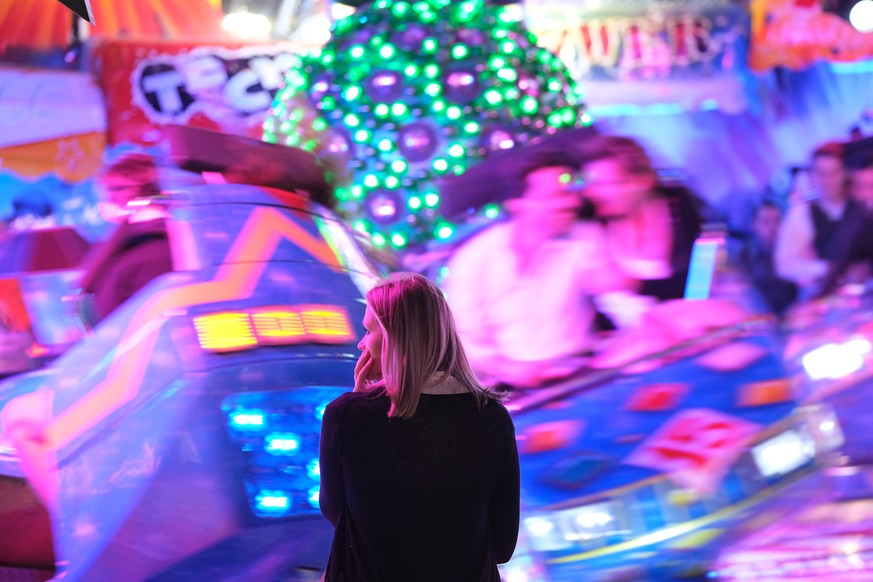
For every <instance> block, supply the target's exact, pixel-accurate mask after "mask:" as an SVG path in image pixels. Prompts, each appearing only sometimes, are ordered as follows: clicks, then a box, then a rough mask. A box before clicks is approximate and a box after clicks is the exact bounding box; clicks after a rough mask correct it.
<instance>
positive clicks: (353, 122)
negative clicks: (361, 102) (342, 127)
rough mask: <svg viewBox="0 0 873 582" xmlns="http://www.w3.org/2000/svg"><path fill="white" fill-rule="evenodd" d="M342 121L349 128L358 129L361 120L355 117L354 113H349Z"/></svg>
mask: <svg viewBox="0 0 873 582" xmlns="http://www.w3.org/2000/svg"><path fill="white" fill-rule="evenodd" d="M343 121H344V122H345V124H346V125H348V126H349V127H358V126H359V125H361V118H360V117H358V116H357V115H355V114H354V113H349V114H348V115H346V116H345V117H344V118H343Z"/></svg>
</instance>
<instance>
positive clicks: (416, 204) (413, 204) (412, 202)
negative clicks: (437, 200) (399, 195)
mask: <svg viewBox="0 0 873 582" xmlns="http://www.w3.org/2000/svg"><path fill="white" fill-rule="evenodd" d="M406 204H408V205H409V208H411V209H412V210H419V209H420V208H421V198H419V197H418V196H410V197H409V200H407V201H406Z"/></svg>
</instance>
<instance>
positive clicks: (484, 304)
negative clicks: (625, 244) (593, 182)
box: [443, 151, 627, 388]
mask: <svg viewBox="0 0 873 582" xmlns="http://www.w3.org/2000/svg"><path fill="white" fill-rule="evenodd" d="M575 163H576V162H575V160H574V158H572V157H571V156H569V154H566V153H563V152H559V151H558V152H553V151H541V152H536V153H534V154H532V155H531V157H530V158H529V159H528V160H527V162H526V163H525V164H523V166H522V167H521V168H520V169H519V173H518V176H517V178H518V179H519V180H520V181H522V182H523V183H524V185H525V186H524V189H523V192H522V194H521V196H520V197H518V198H514V199H511V200H508V201H507V202H506V209H507V214H508V216H509V219H508V220H507V221H505V222H500V223H497V224H495V225H492V226H490V227H488V228H487V229H485V230H484V231H483V232H481V233H479V234H477V235H475V236H474V237H472V238H471V239H470V240H468V241H466V242H465V243H463V244H462V245H461V246H460V248H459V249H458V250H457V251H456V252H455V253H454V255H453V256H452V257H451V258H450V259H449V262H448V276H447V277H446V278H445V280H444V282H443V287H444V289H445V291H446V294H447V297H448V300H449V303H450V304H451V305H452V309H453V310H454V311H455V313H456V314H457V316H458V329H459V332H460V333H461V337H462V338H463V340H464V345H465V346H466V348H467V353H468V354H469V357H470V362H471V364H472V365H473V369H474V370H475V371H476V373H477V374H478V375H479V377H480V378H482V379H483V381H484V382H486V383H503V384H508V385H510V386H515V387H523V388H527V387H537V386H541V385H542V384H544V383H547V382H549V381H551V380H558V379H561V378H563V377H566V376H568V375H570V374H572V373H573V372H575V371H577V370H579V369H580V368H582V367H584V365H585V363H586V361H587V356H588V354H590V352H591V350H592V349H593V348H594V343H595V340H596V337H595V329H594V321H595V312H594V308H593V306H592V304H591V296H592V295H594V294H596V293H601V292H605V291H610V290H614V289H621V288H624V286H625V285H627V281H626V280H625V278H624V277H623V276H622V275H621V274H620V273H619V272H618V270H617V269H616V268H615V267H614V266H613V265H610V264H609V263H608V261H607V260H606V253H605V247H604V241H603V237H602V234H601V229H600V227H599V225H597V224H596V223H585V222H581V221H579V220H578V213H579V211H580V208H581V200H580V198H579V196H578V195H577V194H576V193H575V192H572V191H570V189H569V184H570V183H571V181H572V174H573V172H574V170H575Z"/></svg>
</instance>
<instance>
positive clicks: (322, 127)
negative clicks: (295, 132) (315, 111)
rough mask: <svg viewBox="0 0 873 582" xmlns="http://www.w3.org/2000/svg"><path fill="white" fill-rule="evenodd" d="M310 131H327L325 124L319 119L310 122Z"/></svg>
mask: <svg viewBox="0 0 873 582" xmlns="http://www.w3.org/2000/svg"><path fill="white" fill-rule="evenodd" d="M312 129H314V130H315V131H324V130H325V129H327V122H326V121H325V120H323V119H322V118H320V117H319V118H318V119H316V120H315V121H313V122H312Z"/></svg>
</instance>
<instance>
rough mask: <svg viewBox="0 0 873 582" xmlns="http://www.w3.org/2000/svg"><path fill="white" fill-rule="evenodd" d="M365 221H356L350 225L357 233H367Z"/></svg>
mask: <svg viewBox="0 0 873 582" xmlns="http://www.w3.org/2000/svg"><path fill="white" fill-rule="evenodd" d="M367 226H368V225H367V221H366V220H356V221H354V222H353V223H352V228H353V229H355V230H356V231H358V232H363V233H366V232H367V230H368V229H367Z"/></svg>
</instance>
